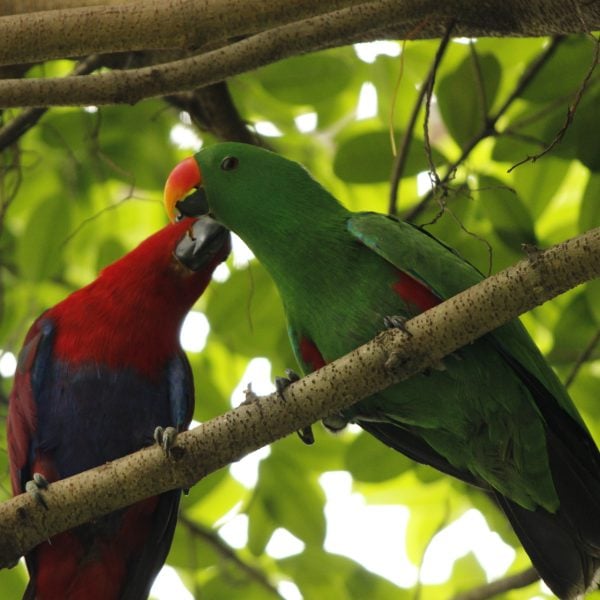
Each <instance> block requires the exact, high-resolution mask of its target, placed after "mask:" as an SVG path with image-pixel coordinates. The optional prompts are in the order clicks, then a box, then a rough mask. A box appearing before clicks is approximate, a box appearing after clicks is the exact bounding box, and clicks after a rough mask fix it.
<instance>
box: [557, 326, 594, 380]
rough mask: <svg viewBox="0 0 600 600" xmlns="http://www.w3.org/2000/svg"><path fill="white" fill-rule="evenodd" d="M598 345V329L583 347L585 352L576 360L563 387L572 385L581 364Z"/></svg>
mask: <svg viewBox="0 0 600 600" xmlns="http://www.w3.org/2000/svg"><path fill="white" fill-rule="evenodd" d="M598 343H600V329H598V331H596V333H595V335H594V336H593V337H592V339H591V340H590V342H589V344H588V345H587V346H586V347H585V350H584V351H583V352H582V353H581V356H580V357H579V358H578V359H577V362H576V363H575V364H574V365H573V369H572V370H571V372H570V373H569V376H568V377H567V379H566V380H565V387H567V388H568V387H569V386H570V385H571V384H572V383H573V381H575V377H577V375H578V373H579V370H580V369H581V367H582V366H583V364H584V363H585V362H587V361H588V360H589V359H590V358H591V356H592V353H593V352H594V350H595V349H596V346H597V345H598Z"/></svg>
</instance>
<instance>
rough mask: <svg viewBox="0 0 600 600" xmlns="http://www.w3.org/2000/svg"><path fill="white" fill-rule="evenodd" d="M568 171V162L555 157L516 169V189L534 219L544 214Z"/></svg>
mask: <svg viewBox="0 0 600 600" xmlns="http://www.w3.org/2000/svg"><path fill="white" fill-rule="evenodd" d="M568 170H569V162H568V161H566V160H562V159H560V158H554V157H553V156H548V157H545V158H544V160H540V161H536V162H535V163H527V164H524V165H521V166H520V167H519V168H518V169H515V171H514V176H513V177H514V179H513V181H514V188H515V190H516V191H517V194H518V195H519V197H520V198H521V199H522V201H523V204H524V205H525V206H526V207H527V209H528V211H529V213H530V214H531V216H532V217H533V218H537V217H539V216H540V215H541V214H542V213H543V212H544V209H545V208H546V207H547V206H548V204H549V203H550V201H551V200H552V199H553V198H554V196H555V194H556V192H557V191H558V189H559V187H560V185H561V183H562V182H563V180H564V178H565V176H566V175H567V172H568Z"/></svg>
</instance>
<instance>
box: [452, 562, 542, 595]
mask: <svg viewBox="0 0 600 600" xmlns="http://www.w3.org/2000/svg"><path fill="white" fill-rule="evenodd" d="M539 578H540V576H539V575H538V572H537V571H536V570H535V569H534V568H533V567H531V568H529V569H525V570H524V571H521V572H520V573H516V574H515V575H508V576H507V577H503V578H502V579H498V580H497V581H491V582H490V583H486V584H485V585H482V586H479V587H476V588H473V589H472V590H469V591H468V592H462V593H460V594H456V596H454V598H453V600H487V599H488V598H493V597H494V596H497V595H498V594H502V593H503V592H508V591H510V590H517V589H519V588H524V587H527V586H528V585H531V584H532V583H534V582H535V581H537V580H538V579H539Z"/></svg>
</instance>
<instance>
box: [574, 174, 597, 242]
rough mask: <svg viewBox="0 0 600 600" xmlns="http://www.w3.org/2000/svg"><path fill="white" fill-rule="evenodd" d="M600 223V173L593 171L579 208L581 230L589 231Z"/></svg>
mask: <svg viewBox="0 0 600 600" xmlns="http://www.w3.org/2000/svg"><path fill="white" fill-rule="evenodd" d="M598 224H600V174H598V173H592V174H590V178H589V180H588V182H587V185H586V186H585V191H584V193H583V198H582V199H581V206H580V208H579V230H580V231H588V230H589V229H592V228H594V227H598Z"/></svg>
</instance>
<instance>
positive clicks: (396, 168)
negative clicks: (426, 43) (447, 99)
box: [388, 27, 450, 215]
mask: <svg viewBox="0 0 600 600" xmlns="http://www.w3.org/2000/svg"><path fill="white" fill-rule="evenodd" d="M449 37H450V27H449V28H448V29H447V30H446V35H445V36H444V38H443V39H442V40H441V42H440V46H439V47H438V50H437V52H436V58H435V60H434V61H433V64H432V65H431V68H430V69H429V72H428V73H427V76H426V77H425V79H424V80H423V83H422V85H421V89H420V90H419V93H418V95H417V99H416V101H415V104H414V106H413V109H412V112H411V115H410V118H409V120H408V123H407V125H406V130H405V132H404V136H403V137H402V143H401V145H400V150H399V152H398V155H397V156H396V158H395V160H394V165H393V166H392V177H391V181H390V201H389V205H388V213H389V214H390V215H395V214H396V213H397V202H398V193H399V190H400V180H401V179H402V175H403V173H404V167H405V166H406V161H407V160H408V153H409V150H410V144H411V142H412V138H413V131H414V129H415V124H416V122H417V117H418V116H419V111H420V110H421V104H423V98H425V94H426V93H427V91H428V90H429V89H430V86H431V81H432V80H433V79H434V77H435V71H436V69H437V68H438V66H439V63H440V61H441V57H442V56H443V54H444V51H445V49H446V48H447V46H448V41H449ZM438 57H439V59H438Z"/></svg>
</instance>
